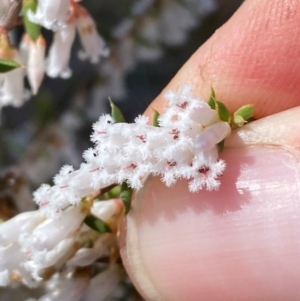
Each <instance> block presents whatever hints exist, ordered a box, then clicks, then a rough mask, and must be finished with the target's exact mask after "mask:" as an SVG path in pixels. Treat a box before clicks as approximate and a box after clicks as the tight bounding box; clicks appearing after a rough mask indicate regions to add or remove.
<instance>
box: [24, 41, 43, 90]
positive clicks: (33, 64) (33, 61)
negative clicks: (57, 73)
mask: <svg viewBox="0 0 300 301" xmlns="http://www.w3.org/2000/svg"><path fill="white" fill-rule="evenodd" d="M27 39H28V40H27V42H28V60H27V64H26V66H25V67H26V68H27V69H26V71H27V77H28V81H29V84H30V87H31V90H32V93H33V94H34V95H36V93H37V92H38V89H39V87H40V85H41V83H42V81H43V78H44V73H45V50H46V41H45V39H44V38H43V36H42V35H40V36H39V37H38V39H37V40H36V41H35V42H34V41H32V40H31V39H30V38H29V36H27ZM24 47H25V46H24Z"/></svg>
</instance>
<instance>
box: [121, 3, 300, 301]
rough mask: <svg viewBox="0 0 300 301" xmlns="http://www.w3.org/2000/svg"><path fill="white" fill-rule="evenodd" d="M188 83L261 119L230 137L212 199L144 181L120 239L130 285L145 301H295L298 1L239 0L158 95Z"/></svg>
mask: <svg viewBox="0 0 300 301" xmlns="http://www.w3.org/2000/svg"><path fill="white" fill-rule="evenodd" d="M228 1H229V0H228ZM186 82H189V83H192V84H193V86H194V87H195V90H194V94H195V95H197V96H199V97H202V98H204V99H207V97H208V95H209V90H210V87H211V86H213V87H214V89H215V90H216V93H217V97H218V99H220V100H221V101H223V102H224V103H225V104H226V105H227V106H228V107H229V108H230V110H231V111H234V110H235V109H237V108H238V107H240V106H242V105H244V104H248V103H251V104H254V105H255V117H256V118H257V119H258V120H257V121H255V122H253V123H251V124H249V125H247V126H245V127H244V128H243V129H241V130H239V131H237V132H235V133H233V135H232V136H231V137H230V138H229V139H228V140H227V142H226V149H225V151H224V152H223V154H222V157H223V158H224V159H225V160H226V162H227V164H228V167H227V169H226V171H225V173H224V175H223V177H222V178H221V182H222V184H221V188H220V190H219V191H218V192H212V193H209V192H205V191H201V192H199V193H197V194H191V193H189V192H188V191H187V185H186V183H185V182H179V183H178V184H176V185H175V186H174V187H172V188H165V187H164V186H163V185H162V184H161V182H160V181H159V180H158V179H149V180H148V181H147V183H146V185H145V188H144V189H143V190H142V191H140V192H139V193H138V194H137V195H136V198H135V201H134V203H133V207H132V210H131V212H130V213H129V215H128V217H127V221H126V222H125V225H124V229H123V232H122V234H121V238H122V240H121V248H122V256H123V260H124V262H125V265H126V268H127V270H128V272H129V274H130V275H131V278H132V279H133V281H134V283H135V285H136V286H137V287H138V289H139V291H140V292H141V293H142V295H143V296H144V298H145V299H146V300H151V301H156V300H157V301H201V300H203V301H294V300H295V301H296V300H300V287H299V285H300V163H299V160H300V122H299V120H300V107H297V106H299V105H300V0H247V1H245V2H244V4H243V5H242V6H241V7H240V9H239V10H238V11H237V12H236V13H235V15H234V16H233V17H232V18H231V19H230V20H229V21H228V22H227V23H226V24H225V25H224V26H223V27H222V28H220V29H219V30H218V31H216V33H215V34H214V35H213V36H212V37H211V38H210V39H209V40H208V41H207V42H206V43H205V44H204V45H203V46H201V47H200V48H199V49H198V50H197V51H196V53H195V54H194V55H193V56H192V57H191V58H190V59H189V61H188V62H187V63H186V64H185V65H184V66H183V67H182V68H181V70H180V71H179V72H178V73H177V75H176V76H175V77H174V78H173V79H172V81H171V82H170V83H169V84H168V86H167V87H166V90H167V89H172V90H175V91H176V90H177V89H178V87H179V86H180V85H182V84H183V83H186ZM163 92H164V91H163ZM163 92H162V94H161V95H159V96H158V97H157V98H156V99H155V100H154V101H153V103H152V104H151V106H150V108H149V109H148V110H147V111H146V114H148V115H149V116H151V108H155V109H156V110H158V111H162V110H163V109H164V104H165V103H164V99H163Z"/></svg>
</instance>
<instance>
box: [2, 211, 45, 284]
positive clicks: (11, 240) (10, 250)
mask: <svg viewBox="0 0 300 301" xmlns="http://www.w3.org/2000/svg"><path fill="white" fill-rule="evenodd" d="M43 219H44V218H43V217H42V216H41V214H40V212H39V211H34V212H26V213H22V214H19V215H17V216H16V217H14V218H12V219H10V220H9V221H7V222H5V223H2V224H0V286H6V285H9V284H11V283H12V282H14V281H21V282H23V283H24V284H26V285H27V286H30V287H32V286H34V285H35V283H34V281H33V280H32V277H31V275H30V273H29V272H27V271H26V270H25V268H24V266H23V263H24V262H25V261H26V260H27V255H26V254H25V253H23V252H22V251H21V247H20V245H19V242H18V239H19V236H20V234H21V233H24V234H25V233H31V232H32V231H33V229H34V228H35V227H36V226H37V225H38V224H39V223H41V222H42V220H43Z"/></svg>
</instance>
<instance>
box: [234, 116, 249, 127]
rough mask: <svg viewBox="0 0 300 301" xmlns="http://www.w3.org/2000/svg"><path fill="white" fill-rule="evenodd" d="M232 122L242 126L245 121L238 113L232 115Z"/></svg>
mask: <svg viewBox="0 0 300 301" xmlns="http://www.w3.org/2000/svg"><path fill="white" fill-rule="evenodd" d="M233 122H234V124H236V125H237V126H243V125H244V124H245V123H246V122H247V121H246V120H245V119H244V118H243V117H242V116H240V115H234V116H233Z"/></svg>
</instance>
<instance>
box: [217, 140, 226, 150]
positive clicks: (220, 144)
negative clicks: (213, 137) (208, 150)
mask: <svg viewBox="0 0 300 301" xmlns="http://www.w3.org/2000/svg"><path fill="white" fill-rule="evenodd" d="M224 145H225V139H224V140H222V141H221V142H219V143H218V144H217V147H218V151H219V153H220V152H222V151H223V149H224Z"/></svg>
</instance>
